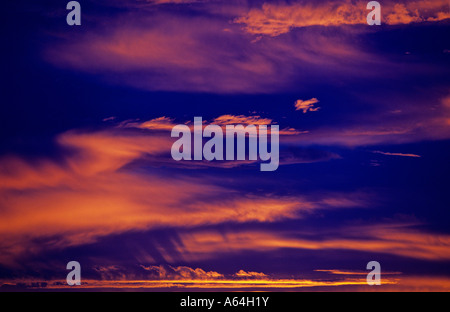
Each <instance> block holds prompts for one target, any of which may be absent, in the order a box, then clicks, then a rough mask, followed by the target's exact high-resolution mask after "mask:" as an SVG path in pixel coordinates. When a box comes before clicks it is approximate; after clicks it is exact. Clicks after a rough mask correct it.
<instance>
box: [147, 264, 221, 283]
mask: <svg viewBox="0 0 450 312" xmlns="http://www.w3.org/2000/svg"><path fill="white" fill-rule="evenodd" d="M141 267H142V268H143V269H144V270H146V271H148V272H149V273H150V276H149V278H156V279H161V280H214V279H222V278H223V277H224V275H223V274H220V273H218V272H214V271H209V272H206V271H204V270H202V269H200V268H197V269H192V268H190V267H186V266H179V267H172V266H170V265H166V266H163V265H159V266H144V265H141Z"/></svg>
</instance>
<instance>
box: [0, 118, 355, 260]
mask: <svg viewBox="0 0 450 312" xmlns="http://www.w3.org/2000/svg"><path fill="white" fill-rule="evenodd" d="M160 121H164V122H165V121H166V119H161V120H160ZM144 124H145V123H144ZM56 141H57V143H58V144H59V146H60V148H61V149H63V154H62V157H61V159H60V160H58V161H53V160H51V159H41V160H36V161H32V162H31V161H25V160H23V159H21V158H19V157H12V156H11V157H5V158H3V159H1V161H0V237H1V239H0V249H1V250H2V253H1V255H0V263H2V264H8V265H14V259H16V258H17V257H20V255H21V254H22V253H24V252H36V253H38V252H39V250H42V249H47V248H50V249H52V248H64V247H67V246H73V245H79V244H85V243H90V242H94V241H95V240H97V239H98V238H99V237H103V236H107V235H110V234H118V233H123V232H126V231H143V230H150V229H156V228H160V227H172V228H186V227H195V226H200V225H210V224H218V223H224V222H235V223H243V222H275V221H279V220H283V219H287V218H301V217H302V216H303V215H304V214H306V213H310V212H311V211H314V210H316V209H329V208H330V207H340V206H339V205H340V204H341V203H340V202H327V201H326V200H327V198H326V196H325V197H324V200H323V201H319V202H317V201H313V200H311V199H308V198H302V197H293V196H284V197H278V196H249V195H246V194H240V193H239V192H236V191H235V190H232V189H228V188H227V187H224V186H217V185H216V183H215V182H214V180H213V179H211V180H209V179H208V178H207V177H202V178H192V177H189V176H178V177H177V178H171V177H169V176H162V175H160V174H158V173H156V172H153V171H152V170H148V169H147V170H145V171H142V169H141V168H140V167H139V166H137V165H136V164H135V163H136V162H138V161H143V162H145V161H146V160H147V159H150V161H148V163H149V164H151V163H152V160H153V159H157V158H158V157H163V156H161V155H163V154H165V153H167V151H169V150H170V146H171V138H170V137H168V136H167V135H162V134H161V133H159V132H158V131H153V132H151V133H142V132H136V131H134V130H133V129H123V128H120V129H113V130H102V131H97V132H81V131H71V132H67V133H64V134H62V135H60V136H58V137H57V139H56ZM167 163H168V164H169V165H170V160H167ZM205 194H214V196H205ZM347 204H350V203H347ZM353 204H354V205H359V203H357V202H354V203H353ZM37 239H40V240H42V241H46V240H49V243H48V244H45V243H41V244H34V243H33V241H35V240H37ZM167 256H168V257H170V255H167Z"/></svg>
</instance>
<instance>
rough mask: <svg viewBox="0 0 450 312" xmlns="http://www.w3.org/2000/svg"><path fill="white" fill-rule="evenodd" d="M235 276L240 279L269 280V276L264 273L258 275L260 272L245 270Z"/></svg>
mask: <svg viewBox="0 0 450 312" xmlns="http://www.w3.org/2000/svg"><path fill="white" fill-rule="evenodd" d="M234 276H236V277H239V278H255V279H257V278H267V277H268V276H267V275H266V274H264V273H258V272H246V271H244V270H240V271H239V272H237V273H235V274H234Z"/></svg>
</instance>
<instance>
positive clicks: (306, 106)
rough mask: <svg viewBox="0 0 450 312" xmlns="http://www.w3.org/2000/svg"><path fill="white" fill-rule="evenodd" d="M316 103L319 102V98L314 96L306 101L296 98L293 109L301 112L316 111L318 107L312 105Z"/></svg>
mask: <svg viewBox="0 0 450 312" xmlns="http://www.w3.org/2000/svg"><path fill="white" fill-rule="evenodd" d="M317 103H319V100H318V99H316V98H312V99H309V100H306V101H303V100H297V101H296V102H295V110H301V111H303V114H306V113H307V112H317V111H318V110H319V109H320V107H314V105H315V104H317Z"/></svg>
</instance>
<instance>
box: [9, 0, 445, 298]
mask: <svg viewBox="0 0 450 312" xmlns="http://www.w3.org/2000/svg"><path fill="white" fill-rule="evenodd" d="M79 2H80V5H81V25H80V26H69V25H68V24H67V22H66V16H67V14H68V13H69V12H70V11H69V10H67V9H66V5H67V1H49V0H42V1H41V0H40V1H31V0H18V1H8V3H7V4H5V5H6V7H5V8H4V12H5V14H4V16H3V20H2V28H1V35H2V38H3V42H4V45H3V48H2V49H1V50H0V56H1V58H2V60H3V66H2V76H3V78H2V83H1V93H0V94H1V95H0V97H1V105H0V290H2V289H3V290H8V289H17V288H19V289H28V290H36V289H43V288H45V289H50V290H54V289H68V288H69V286H67V284H66V275H67V274H68V272H69V271H68V270H67V269H66V264H67V263H68V262H70V261H78V262H79V263H80V265H81V270H82V285H81V286H77V287H79V288H83V289H90V290H99V289H117V290H127V289H139V290H142V289H144V290H150V291H152V290H169V289H170V290H174V289H178V290H212V291H216V290H276V291H284V290H286V291H292V290H294V291H316V290H317V291H323V290H325V291H449V290H450V269H449V267H450V266H449V264H450V228H449V219H450V211H449V207H450V195H449V192H448V190H449V186H450V183H449V176H450V165H449V157H450V75H449V74H450V40H449V30H450V4H449V2H448V0H415V1H407V0H403V1H380V4H381V25H379V26H377V25H374V26H369V25H367V22H366V16H367V14H368V13H369V12H370V10H367V9H366V5H367V2H365V1H356V0H353V1H350V0H339V1H330V0H319V1H312V0H299V1H287V0H286V1H281V0H280V1H256V0H154V1H152V0H127V1H125V0H109V1H107V0H80V1H79ZM194 117H202V119H203V121H204V123H205V125H206V124H216V125H219V126H221V127H225V126H226V125H231V124H242V125H250V124H254V125H278V126H279V129H280V166H279V168H278V169H277V170H276V171H272V172H263V171H260V164H259V161H237V160H236V161H206V160H203V161H175V160H174V159H172V157H171V146H172V144H173V143H174V142H175V141H176V138H172V137H171V130H172V128H173V127H174V126H176V125H178V124H186V125H192V124H193V121H194ZM370 261H377V262H379V263H380V265H381V283H382V285H380V286H368V285H367V282H366V275H367V274H368V273H369V271H368V270H367V269H366V265H367V263H369V262H370Z"/></svg>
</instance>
